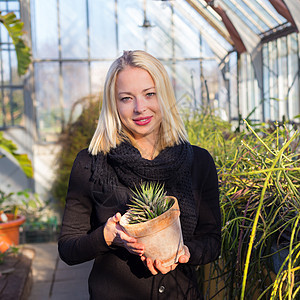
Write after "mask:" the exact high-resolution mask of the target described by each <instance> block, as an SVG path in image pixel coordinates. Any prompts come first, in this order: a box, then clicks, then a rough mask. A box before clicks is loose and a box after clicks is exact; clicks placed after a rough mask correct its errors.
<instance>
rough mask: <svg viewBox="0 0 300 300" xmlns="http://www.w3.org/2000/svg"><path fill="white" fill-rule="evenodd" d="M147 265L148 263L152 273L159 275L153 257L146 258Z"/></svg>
mask: <svg viewBox="0 0 300 300" xmlns="http://www.w3.org/2000/svg"><path fill="white" fill-rule="evenodd" d="M146 265H147V267H148V269H149V271H150V272H151V273H152V275H157V274H158V271H157V270H156V269H155V267H154V264H153V262H152V260H151V258H147V259H146Z"/></svg>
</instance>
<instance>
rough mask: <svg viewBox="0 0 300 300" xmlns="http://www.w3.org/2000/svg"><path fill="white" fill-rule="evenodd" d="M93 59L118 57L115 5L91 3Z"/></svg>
mask: <svg viewBox="0 0 300 300" xmlns="http://www.w3.org/2000/svg"><path fill="white" fill-rule="evenodd" d="M89 26H90V28H89V32H90V51H91V58H114V57H115V56H116V55H117V45H116V24H115V3H114V1H106V0H104V1H103V0H100V1H99V0H90V1H89Z"/></svg>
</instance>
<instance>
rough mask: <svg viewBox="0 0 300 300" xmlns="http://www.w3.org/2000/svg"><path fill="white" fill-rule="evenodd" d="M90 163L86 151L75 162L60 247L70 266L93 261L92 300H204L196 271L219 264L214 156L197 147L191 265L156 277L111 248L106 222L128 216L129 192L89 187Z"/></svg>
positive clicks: (112, 187)
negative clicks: (195, 217) (210, 264)
mask: <svg viewBox="0 0 300 300" xmlns="http://www.w3.org/2000/svg"><path fill="white" fill-rule="evenodd" d="M92 161H93V159H92V157H91V156H90V155H89V154H88V152H87V150H82V151H81V152H80V153H79V154H78V155H77V158H76V160H75V162H74V165H73V169H72V172H71V176H70V182H69V189H68V194H67V199H66V207H65V212H64V217H63V223H62V232H61V236H60V238H59V243H58V249H59V253H60V256H61V258H62V260H64V261H65V262H66V263H67V264H70V265H74V264H78V263H82V262H85V261H88V260H92V259H95V262H94V266H93V269H92V271H91V274H90V277H89V291H90V296H91V299H193V300H194V299H201V297H200V296H199V294H198V291H197V287H196V284H195V273H194V269H193V266H195V265H202V264H206V263H208V262H211V261H213V260H215V259H216V258H217V257H218V255H219V252H220V244H221V217H220V208H219V193H218V181H217V175H216V169H215V165H214V162H213V159H212V157H211V156H210V154H209V153H208V152H207V151H206V150H204V149H202V148H199V147H196V146H193V164H192V170H191V176H192V178H191V181H192V193H193V196H194V200H195V210H196V216H197V220H198V221H197V226H196V228H195V230H194V232H192V233H191V236H192V238H191V239H189V240H188V241H186V242H185V244H186V245H187V246H188V248H189V251H190V254H191V257H190V260H189V262H188V263H187V264H180V265H179V266H178V267H177V268H176V269H175V270H174V271H172V272H169V273H167V274H166V275H162V274H158V275H155V276H153V275H152V274H151V273H150V272H149V271H148V270H147V268H146V267H145V266H144V265H143V263H142V262H141V260H140V258H139V257H138V256H135V255H133V254H129V253H128V252H127V251H126V250H125V249H124V248H119V247H116V248H114V249H111V248H109V247H108V246H107V244H106V242H105V240H104V237H103V228H104V225H105V222H106V221H107V219H108V218H109V217H111V216H113V215H114V214H115V213H116V212H117V211H119V212H121V213H124V212H125V210H126V203H127V202H128V200H129V190H128V187H126V186H125V185H124V184H122V183H121V182H118V184H115V183H113V182H112V183H111V185H103V184H101V183H99V182H94V181H90V178H91V173H92V169H91V168H92ZM107 168H108V169H109V170H113V169H112V168H110V166H109V165H108V166H107ZM182 222H183V221H182Z"/></svg>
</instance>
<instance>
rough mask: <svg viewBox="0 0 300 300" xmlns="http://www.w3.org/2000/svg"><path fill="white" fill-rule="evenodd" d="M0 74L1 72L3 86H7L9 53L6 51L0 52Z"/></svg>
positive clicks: (8, 79)
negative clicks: (0, 67) (0, 54)
mask: <svg viewBox="0 0 300 300" xmlns="http://www.w3.org/2000/svg"><path fill="white" fill-rule="evenodd" d="M2 60H3V61H2V62H1V63H2V72H3V77H2V80H3V84H4V85H8V84H10V78H11V74H10V71H11V70H10V57H9V52H8V51H2Z"/></svg>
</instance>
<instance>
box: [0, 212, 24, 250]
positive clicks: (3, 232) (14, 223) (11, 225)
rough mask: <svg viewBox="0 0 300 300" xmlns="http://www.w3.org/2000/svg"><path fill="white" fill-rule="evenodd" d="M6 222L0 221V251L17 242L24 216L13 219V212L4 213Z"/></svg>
mask: <svg viewBox="0 0 300 300" xmlns="http://www.w3.org/2000/svg"><path fill="white" fill-rule="evenodd" d="M6 215H7V217H8V222H6V223H0V252H2V253H3V252H5V251H6V250H7V249H8V248H9V247H10V246H12V245H18V244H19V227H20V226H21V225H22V224H23V223H24V222H25V217H24V216H18V217H17V219H14V215H13V214H6Z"/></svg>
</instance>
